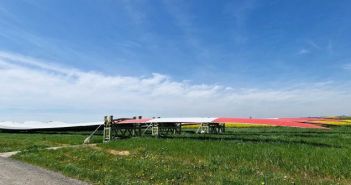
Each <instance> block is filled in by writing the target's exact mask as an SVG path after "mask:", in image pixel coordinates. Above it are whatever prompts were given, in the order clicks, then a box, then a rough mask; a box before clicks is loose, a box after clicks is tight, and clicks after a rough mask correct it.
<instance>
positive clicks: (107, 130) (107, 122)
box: [103, 116, 113, 143]
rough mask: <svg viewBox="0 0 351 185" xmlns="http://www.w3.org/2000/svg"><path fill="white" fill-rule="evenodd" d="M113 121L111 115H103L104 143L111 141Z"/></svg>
mask: <svg viewBox="0 0 351 185" xmlns="http://www.w3.org/2000/svg"><path fill="white" fill-rule="evenodd" d="M112 121H113V116H108V117H107V116H105V119H104V140H103V142H104V143H108V142H110V141H111V125H112Z"/></svg>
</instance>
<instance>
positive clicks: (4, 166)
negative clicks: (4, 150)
mask: <svg viewBox="0 0 351 185" xmlns="http://www.w3.org/2000/svg"><path fill="white" fill-rule="evenodd" d="M0 185H87V183H85V182H81V181H78V180H75V179H71V178H68V177H65V176H63V175H62V174H59V173H56V172H51V171H48V170H45V169H43V168H39V167H35V166H32V165H29V164H25V163H22V162H19V161H15V160H12V159H9V158H4V157H0Z"/></svg>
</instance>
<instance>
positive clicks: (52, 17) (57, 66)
mask: <svg viewBox="0 0 351 185" xmlns="http://www.w3.org/2000/svg"><path fill="white" fill-rule="evenodd" d="M350 8H351V2H350V1H346V0H345V1H342V0H338V1H327V0H315V1H314V0H310V1H302V0H301V1H299V0H296V1H274V0H272V1H259V0H256V1H254V0H248V1H225V0H223V1H205V0H194V1H180V0H179V1H175V0H164V1H156V0H155V1H143V0H123V1H122V0H120V1H83V0H82V1H79V0H76V1H68V0H53V1H47V0H35V1H34V0H33V1H17V0H3V1H1V2H0V51H1V52H0V54H1V55H0V59H1V58H2V65H3V66H0V70H2V73H3V74H2V75H3V76H2V77H1V78H2V81H1V80H0V81H1V83H3V84H2V86H0V87H2V88H5V89H9V90H8V91H9V92H8V93H4V92H3V93H4V94H1V95H2V96H3V98H2V99H0V103H1V105H0V110H1V111H2V113H0V119H1V118H3V119H17V118H18V119H27V118H28V119H38V118H42V119H60V118H62V116H65V117H67V118H66V119H71V120H81V119H83V118H85V117H84V116H83V115H85V114H87V113H88V114H89V115H91V117H89V119H99V116H101V115H103V114H104V113H121V114H123V115H130V114H134V113H135V114H146V115H154V114H157V115H156V116H158V115H162V116H178V115H180V116H207V115H208V116H213V115H214V114H216V115H218V116H219V115H225V116H241V117H244V116H252V115H253V116H261V117H271V116H305V115H325V114H347V113H349V112H350V108H349V107H348V106H347V105H346V104H347V103H350V102H348V101H350V100H347V101H345V99H347V98H348V97H349V95H348V92H350V89H351V88H350V82H351V80H350V77H351V54H350V51H351V42H350V41H351V35H350V34H349V33H351V24H350V23H349V22H350V21H349V20H350V19H351V11H349V10H350ZM16 70H19V71H20V70H22V72H24V73H26V74H31V75H30V76H23V78H21V79H20V80H19V77H16V75H14V74H13V73H11V72H14V71H16ZM72 71H74V72H72ZM17 72H18V71H17ZM6 74H7V76H6ZM94 75H95V77H94V78H93V79H90V80H91V81H92V82H95V83H96V84H86V85H81V84H80V83H79V82H81V81H84V79H85V78H87V76H89V77H91V76H94ZM51 78H52V80H53V81H50V80H46V81H45V79H51ZM111 78H112V83H111V84H112V85H108V83H107V84H106V85H105V86H103V87H100V88H101V90H107V89H108V90H111V91H112V90H113V91H112V92H111V94H103V93H102V94H101V95H98V94H95V91H94V92H93V90H92V89H94V88H97V86H101V81H98V80H97V79H99V80H103V81H109V80H111ZM116 78H117V79H116ZM29 79H30V80H31V81H28V80H29ZM131 79H132V80H131ZM130 80H131V81H132V82H135V83H137V84H138V83H139V84H138V85H137V86H140V87H144V86H143V85H145V84H144V81H145V80H151V81H153V83H156V86H150V85H149V84H147V85H146V86H145V87H144V88H146V89H147V92H139V91H140V90H131V91H126V92H124V93H126V94H128V95H130V94H133V93H136V94H135V95H134V96H135V97H134V96H131V97H129V98H130V99H132V100H131V101H133V99H134V98H135V99H137V98H138V97H144V98H145V99H147V98H149V99H150V98H151V99H152V98H156V99H158V100H157V101H158V102H157V105H159V106H160V107H168V109H167V110H168V111H165V110H164V108H159V109H156V108H155V109H153V110H150V109H149V104H150V102H148V101H146V102H143V101H144V100H141V101H139V102H134V103H131V104H134V106H129V107H125V108H115V107H109V106H107V107H104V106H103V104H104V103H105V101H106V100H96V101H92V102H89V103H86V106H87V107H90V108H86V107H79V106H73V105H72V106H68V105H67V104H69V103H66V104H61V103H60V102H65V101H67V102H72V99H79V101H78V100H77V102H75V103H76V104H80V103H82V102H86V100H87V99H95V98H96V96H105V97H109V98H110V99H111V101H114V102H113V103H116V104H119V103H121V102H124V101H125V100H126V99H128V98H124V99H123V100H122V99H121V98H120V97H123V96H124V95H126V94H120V92H115V94H119V95H118V97H117V95H114V94H113V92H114V91H120V90H119V89H120V88H124V87H126V86H127V88H126V89H129V86H128V85H126V86H124V87H123V86H120V84H119V83H117V82H116V81H118V82H120V81H123V83H124V82H130ZM143 80H144V81H143ZM113 82H116V83H117V84H118V85H115V86H116V87H109V86H113V84H115V83H113ZM56 83H58V84H56ZM165 83H166V84H167V85H166V86H165V87H163V88H164V89H163V90H161V91H159V89H158V90H157V88H158V87H159V86H162V85H165ZM8 84H17V85H21V86H22V85H23V86H26V85H28V84H31V85H28V89H30V88H33V89H36V88H40V87H42V88H41V91H40V92H37V91H35V92H26V90H25V89H16V88H13V89H12V87H9V85H8ZM50 84H56V85H52V86H51V85H50ZM59 84H61V85H62V84H65V85H62V87H61V86H60V85H59ZM169 84H171V85H169ZM172 84H173V85H172ZM93 85H94V86H93ZM92 86H93V87H92ZM60 87H61V88H62V89H67V92H65V93H67V96H65V97H60V96H59V95H57V94H53V92H61V91H60V90H62V89H59V88H60ZM117 87H118V88H117ZM198 87H201V88H200V89H201V90H198V89H197V88H198ZM79 88H83V89H85V90H86V91H87V89H89V90H88V91H89V93H87V94H85V95H84V93H83V92H81V91H77V92H74V91H75V90H77V89H79ZM110 88H112V89H110ZM114 88H116V89H114ZM167 88H168V90H167ZM173 88H178V90H179V88H180V89H181V90H179V91H177V90H175V91H174V92H177V93H179V94H176V95H175V94H174V93H173V92H171V91H172V90H173ZM194 88H195V90H194ZM132 89H133V88H132ZM165 89H166V90H165ZM135 91H138V92H135ZM155 91H157V93H156V94H157V96H155V97H149V95H150V94H152V93H151V92H153V93H155ZM199 91H200V92H199ZM79 92H81V93H83V95H82V94H80V93H79ZM209 92H211V93H213V94H211V93H210V94H207V95H206V96H205V97H202V95H203V94H204V93H205V94H206V93H209ZM105 93H106V92H105ZM187 93H190V94H191V97H188V96H186V95H185V94H187ZM196 93H199V94H196ZM252 93H253V94H252ZM277 93H278V94H279V95H281V96H282V97H285V99H283V100H281V99H280V98H277V97H276V94H277ZM281 93H283V94H281ZM21 94H22V95H23V96H27V98H24V99H21V100H20V101H19V100H18V102H17V101H15V99H18V96H20V95H21ZM43 95H44V97H43ZM247 95H251V96H250V98H251V99H250V98H249V99H247ZM158 96H161V97H162V98H164V99H162V98H158ZM163 96H164V97H163ZM193 96H195V97H196V98H194V97H193ZM316 96H318V97H320V98H318V99H316V100H311V98H310V99H307V98H306V97H316ZM81 97H85V99H83V98H81ZM175 97H176V99H178V100H179V101H181V102H182V101H183V102H187V103H183V104H182V103H179V102H169V99H173V98H175ZM218 97H221V98H223V100H221V101H219V100H218ZM38 98H41V99H44V100H43V102H41V103H35V102H33V100H34V99H38ZM70 98H72V99H70ZM97 99H98V98H97ZM194 99H195V100H196V101H195V100H194ZM193 101H195V102H193ZM204 101H209V102H213V103H212V104H211V103H209V104H203V103H200V102H204ZM338 101H340V104H338ZM129 102H130V101H129ZM223 102H226V103H225V106H224V103H223ZM262 102H264V103H262ZM296 102H299V103H296ZM193 103H198V104H199V107H198V108H196V107H195V108H189V109H188V110H187V111H185V109H184V107H189V106H192V105H193ZM292 103H293V104H294V105H291V104H292ZM262 104H263V105H264V106H263V105H262ZM334 104H337V105H334ZM344 104H345V106H343V105H344ZM265 105H267V106H268V107H271V108H270V109H269V110H266V109H267V108H265ZM43 106H45V107H46V109H43V108H42V107H43ZM100 106H101V107H100ZM206 106H207V107H212V108H207V109H204V108H201V107H206ZM306 106H310V108H306ZM321 106H323V109H322V108H321ZM326 106H328V108H327V107H326ZM330 106H331V107H330ZM91 107H100V108H91ZM216 107H217V108H216ZM238 107H243V109H239V108H238ZM281 107H286V110H285V111H282V110H281Z"/></svg>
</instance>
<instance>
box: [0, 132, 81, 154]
mask: <svg viewBox="0 0 351 185" xmlns="http://www.w3.org/2000/svg"><path fill="white" fill-rule="evenodd" d="M87 136H88V135H86V134H82V133H70V134H38V133H36V134H35V133H32V134H30V133H1V132H0V152H9V151H16V150H26V149H31V148H38V149H41V148H47V147H51V146H63V145H77V144H82V143H83V140H84V138H86V137H87Z"/></svg>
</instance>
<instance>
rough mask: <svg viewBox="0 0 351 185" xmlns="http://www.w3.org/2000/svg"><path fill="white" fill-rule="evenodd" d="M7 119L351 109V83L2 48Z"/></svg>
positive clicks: (0, 94) (0, 84) (0, 100)
mask: <svg viewBox="0 0 351 185" xmlns="http://www.w3.org/2000/svg"><path fill="white" fill-rule="evenodd" d="M0 89H1V91H0V110H1V111H0V120H4V119H12V120H26V119H37V120H43V121H46V120H53V119H56V120H63V121H79V120H86V121H88V120H96V119H100V117H101V116H103V115H104V114H115V115H118V116H131V115H134V114H140V115H147V116H261V117H276V116H310V115H332V114H347V113H349V112H350V106H349V105H350V103H351V102H350V100H351V95H350V93H349V92H350V91H349V90H350V89H349V88H347V87H346V86H345V87H336V86H332V85H330V84H323V83H319V84H318V83H316V84H305V85H298V86H294V87H289V88H281V89H255V88H253V89H241V88H236V87H226V86H218V85H211V84H192V83H190V82H186V81H175V80H172V78H170V77H169V76H167V75H162V74H156V73H155V74H152V75H150V76H148V77H136V76H119V75H115V74H113V75H111V74H101V73H98V72H86V71H81V70H78V69H72V68H70V67H63V66H58V65H55V64H50V63H48V62H47V61H45V60H39V59H36V58H31V57H27V56H22V55H18V54H13V53H7V52H0Z"/></svg>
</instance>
